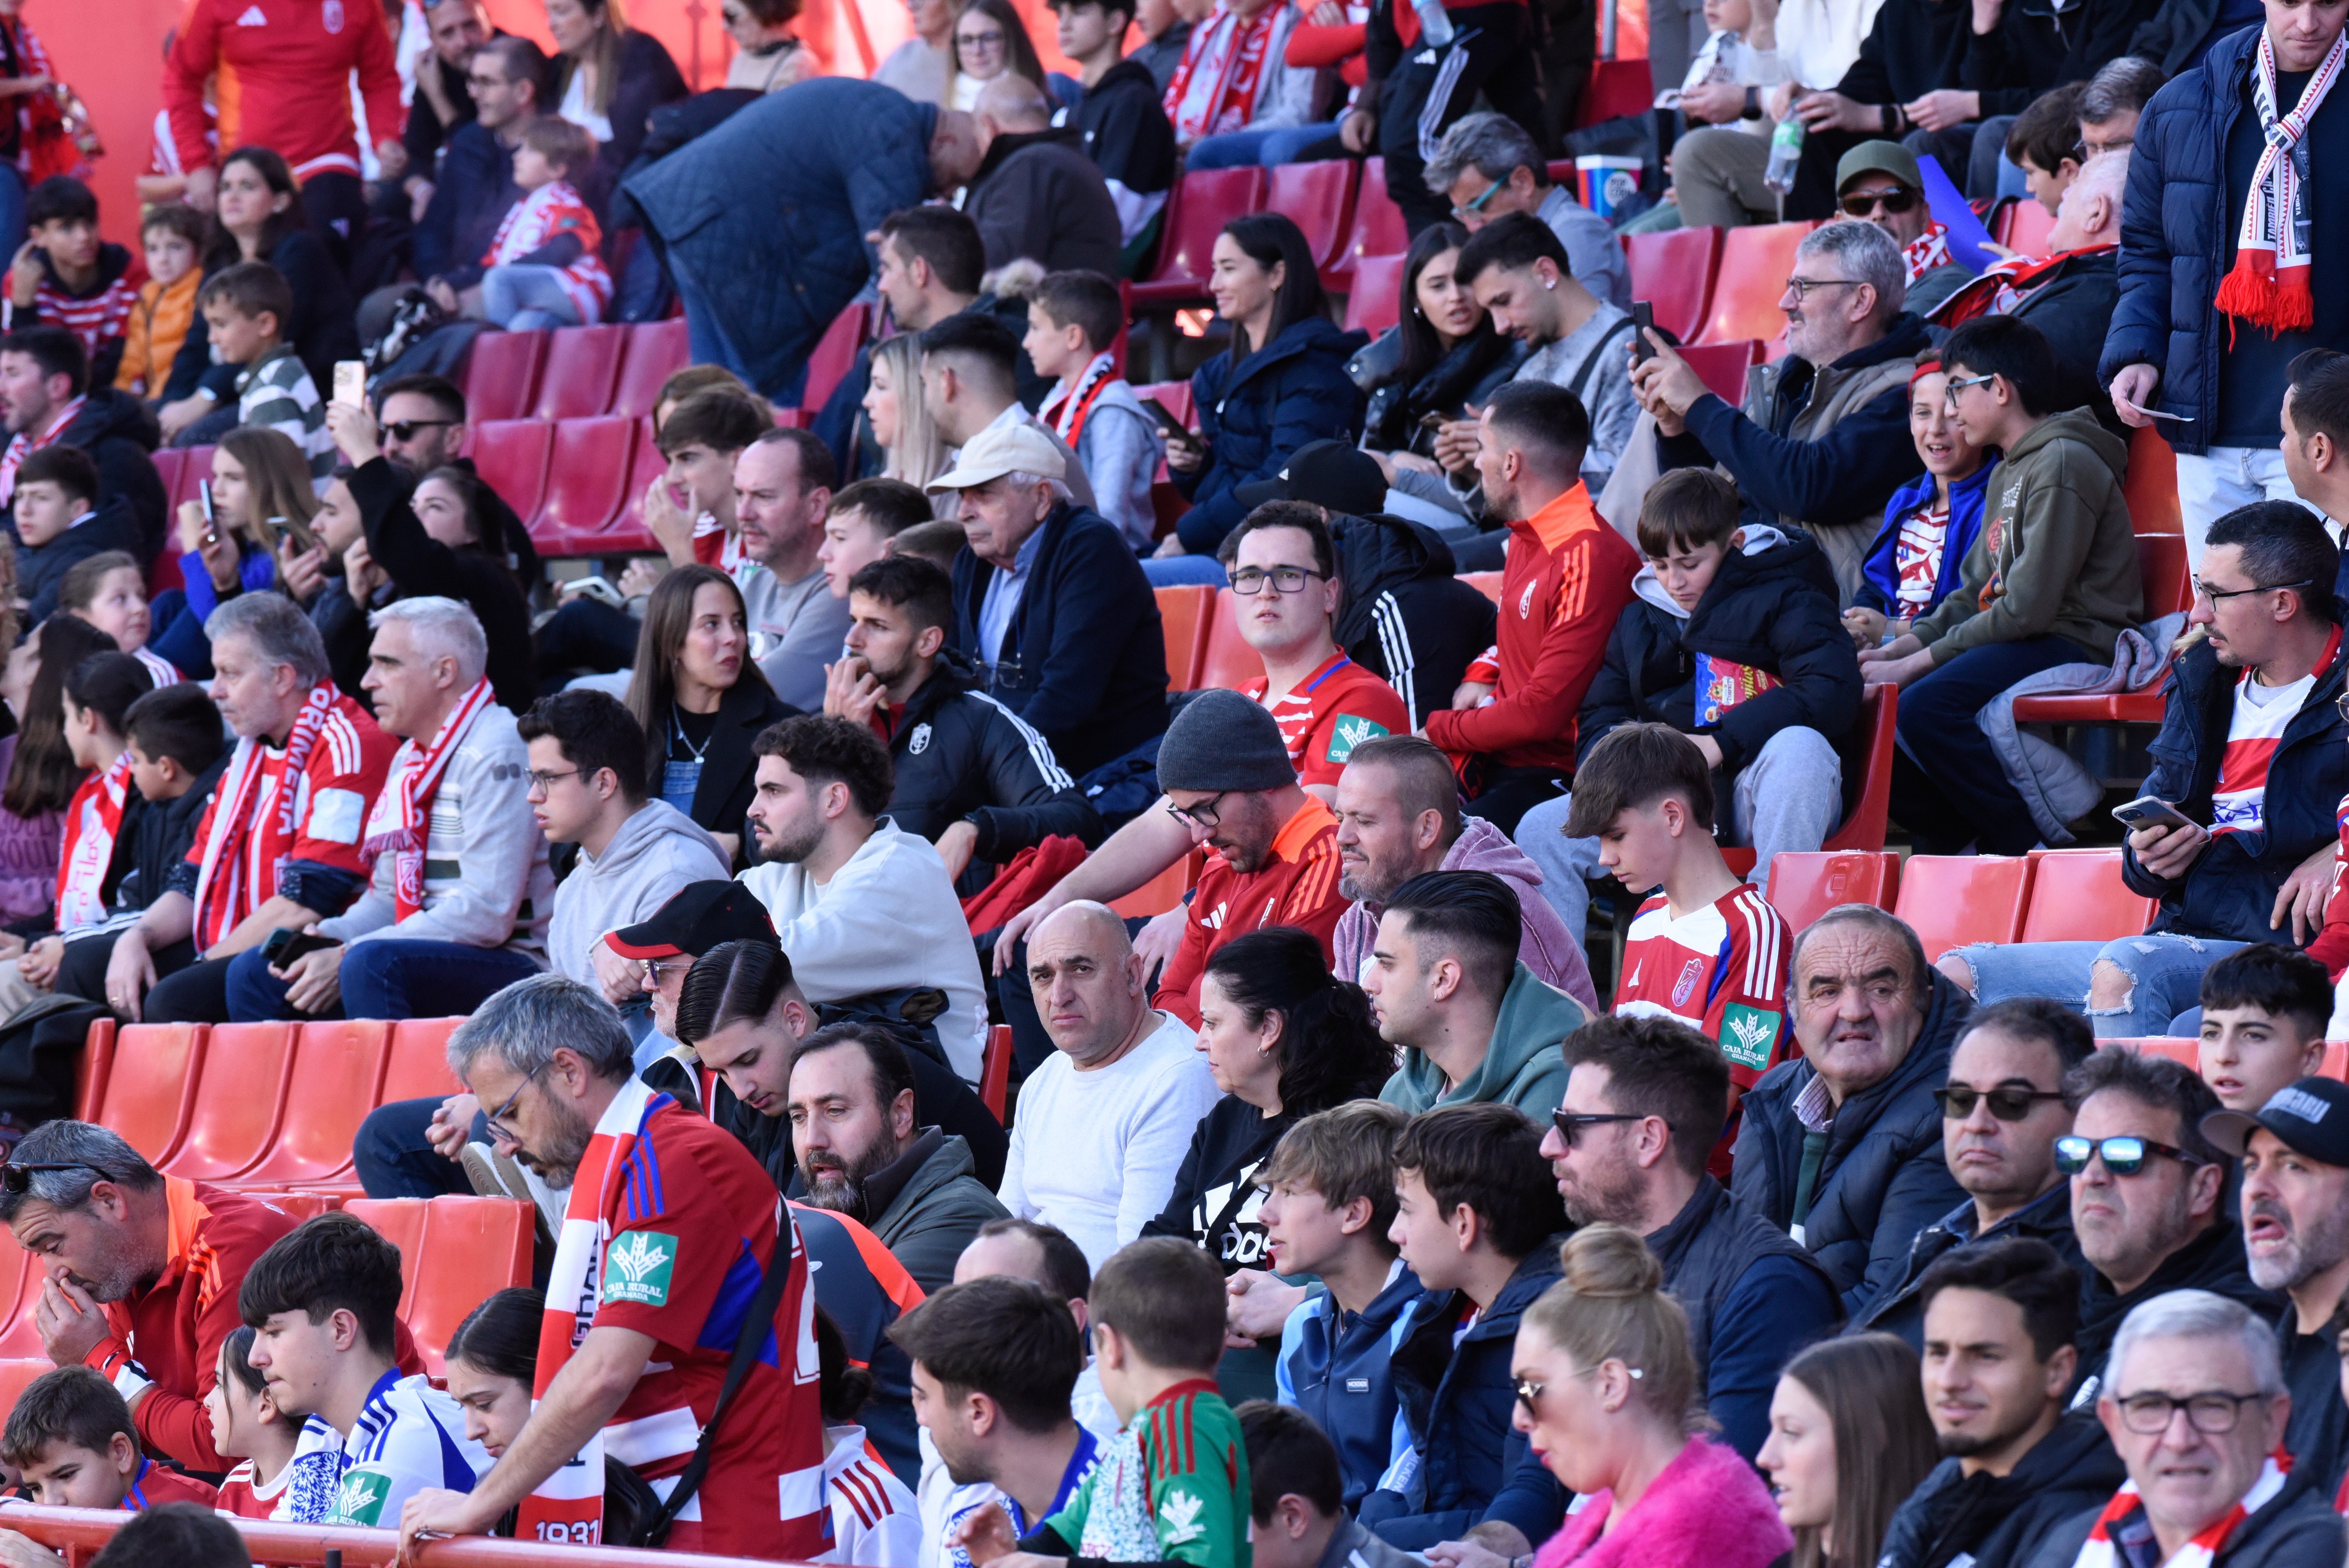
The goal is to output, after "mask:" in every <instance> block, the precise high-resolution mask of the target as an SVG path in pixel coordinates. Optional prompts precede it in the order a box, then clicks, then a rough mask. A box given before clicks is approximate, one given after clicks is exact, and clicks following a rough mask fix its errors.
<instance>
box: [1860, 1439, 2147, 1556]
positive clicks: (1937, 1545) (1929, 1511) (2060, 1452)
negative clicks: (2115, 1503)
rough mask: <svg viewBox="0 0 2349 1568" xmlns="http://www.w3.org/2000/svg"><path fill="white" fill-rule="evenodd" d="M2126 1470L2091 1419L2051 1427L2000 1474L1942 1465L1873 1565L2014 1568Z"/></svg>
mask: <svg viewBox="0 0 2349 1568" xmlns="http://www.w3.org/2000/svg"><path fill="white" fill-rule="evenodd" d="M2127 1479H2128V1471H2127V1470H2125V1469H2123V1468H2122V1466H2121V1457H2120V1455H2118V1454H2116V1453H2115V1452H2114V1451H2113V1443H2112V1439H2110V1438H2108V1437H2106V1435H2105V1429H2104V1428H2103V1427H2101V1426H2099V1425H2097V1423H2096V1419H2095V1417H2093V1416H2085V1415H2081V1416H2071V1417H2068V1418H2064V1420H2061V1421H2058V1422H2056V1423H2055V1427H2054V1430H2052V1431H2050V1432H2049V1433H2048V1434H2047V1435H2046V1436H2045V1437H2044V1438H2042V1439H2039V1440H2038V1441H2037V1442H2036V1443H2033V1445H2032V1447H2031V1451H2030V1452H2029V1453H2027V1454H2024V1455H2023V1458H2022V1460H2020V1461H2019V1462H2018V1463H2017V1464H2016V1465H2015V1467H2014V1469H2013V1470H2012V1471H2010V1472H2008V1473H2007V1474H2005V1475H2002V1476H2001V1475H1992V1474H1991V1473H1990V1472H1989V1471H1988V1470H1978V1471H1976V1472H1975V1473H1974V1474H1972V1475H1967V1474H1965V1473H1964V1461H1963V1460H1954V1459H1950V1460H1942V1461H1941V1462H1940V1464H1938V1465H1935V1466H1934V1467H1933V1468H1932V1470H1930V1472H1928V1473H1927V1475H1926V1477H1925V1479H1924V1480H1922V1481H1920V1482H1919V1483H1918V1486H1917V1490H1916V1491H1912V1492H1910V1493H1909V1501H1906V1502H1904V1503H1902V1504H1901V1505H1900V1507H1899V1510H1898V1511H1896V1512H1895V1513H1894V1514H1893V1515H1892V1522H1891V1524H1890V1525H1889V1526H1888V1527H1887V1528H1886V1530H1885V1532H1884V1551H1883V1553H1882V1555H1880V1556H1879V1557H1878V1559H1877V1560H1876V1568H1946V1565H1947V1564H1949V1563H1951V1562H1953V1561H1956V1560H1958V1559H1959V1558H1960V1557H1961V1554H1964V1555H1965V1560H1966V1561H1968V1562H1969V1563H1971V1564H1972V1568H2013V1565H2014V1564H2016V1563H2021V1562H2023V1560H2024V1559H2026V1558H2028V1557H2030V1556H2031V1555H2033V1553H2035V1552H2036V1551H2037V1550H2038V1548H2039V1544H2040V1542H2043V1541H2044V1540H2045V1539H2046V1538H2047V1536H2048V1534H2049V1532H2052V1531H2053V1530H2054V1528H2055V1527H2056V1526H2057V1525H2059V1524H2062V1523H2063V1522H2064V1521H2066V1520H2068V1519H2070V1518H2071V1517H2072V1516H2073V1515H2074V1514H2075V1513H2078V1512H2079V1511H2081V1510H2082V1509H2084V1508H2085V1509H2095V1508H2102V1507H2103V1506H2104V1505H2105V1504H2106V1503H2107V1502H2109V1501H2112V1495H2113V1493H2114V1492H2115V1491H2118V1490H2119V1488H2120V1484H2121V1482H2123V1481H2125V1480H2127Z"/></svg>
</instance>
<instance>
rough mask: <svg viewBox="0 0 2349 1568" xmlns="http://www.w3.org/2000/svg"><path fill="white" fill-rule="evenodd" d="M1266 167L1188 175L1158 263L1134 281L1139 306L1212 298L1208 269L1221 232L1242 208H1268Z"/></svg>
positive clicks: (1171, 205) (1173, 202)
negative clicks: (1140, 279) (1150, 270)
mask: <svg viewBox="0 0 2349 1568" xmlns="http://www.w3.org/2000/svg"><path fill="white" fill-rule="evenodd" d="M1264 188H1265V171H1264V170H1262V169H1260V168H1255V169H1202V170H1195V171H1194V172H1192V173H1189V174H1185V176H1183V179H1182V182H1181V183H1180V184H1179V185H1178V186H1176V188H1175V191H1174V196H1173V197H1172V198H1171V199H1170V200H1169V201H1167V204H1166V227H1165V230H1164V238H1163V239H1162V240H1160V241H1159V243H1158V265H1157V266H1156V268H1155V269H1154V270H1153V271H1152V273H1151V274H1150V276H1149V277H1147V278H1145V279H1143V281H1142V282H1140V283H1138V284H1134V285H1133V304H1134V308H1135V309H1137V310H1148V309H1150V308H1151V307H1152V306H1154V305H1170V304H1189V303H1190V302H1192V301H1194V300H1203V299H1205V298H1206V297H1207V270H1208V263H1209V258H1210V253H1212V252H1213V251H1214V250H1215V248H1216V235H1217V234H1219V233H1221V232H1223V228H1224V225H1225V224H1226V223H1227V222H1230V221H1231V220H1232V219H1234V218H1237V217H1239V216H1240V215H1241V214H1242V213H1246V212H1257V211H1263V210H1264Z"/></svg>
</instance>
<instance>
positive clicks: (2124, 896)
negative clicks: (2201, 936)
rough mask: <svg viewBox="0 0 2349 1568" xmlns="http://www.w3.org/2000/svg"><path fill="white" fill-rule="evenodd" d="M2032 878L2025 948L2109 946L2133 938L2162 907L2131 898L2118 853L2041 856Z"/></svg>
mask: <svg viewBox="0 0 2349 1568" xmlns="http://www.w3.org/2000/svg"><path fill="white" fill-rule="evenodd" d="M2031 858H2032V859H2033V860H2034V861H2038V862H2039V864H2038V868H2037V869H2036V870H2035V871H2034V872H2033V873H2032V878H2031V909H2030V913H2029V914H2027V915H2026V916H2025V917H2024V919H2023V936H2022V940H2023V941H2024V942H2110V941H2112V940H2114V939H2115V938H2116V937H2122V936H2136V935H2138V934H2141V933H2142V932H2143V931H2144V930H2145V928H2146V926H2147V924H2149V923H2151V922H2152V920H2153V912H2154V909H2155V907H2156V905H2157V904H2158V903H2159V902H2160V901H2159V900H2158V899H2150V898H2146V897H2144V896H2143V895H2141V894H2138V893H2134V892H2129V890H2128V886H2127V883H2125V882H2122V881H2121V852H2120V851H2118V850H2043V851H2036V852H2034V853H2033V855H2032V857H2031Z"/></svg>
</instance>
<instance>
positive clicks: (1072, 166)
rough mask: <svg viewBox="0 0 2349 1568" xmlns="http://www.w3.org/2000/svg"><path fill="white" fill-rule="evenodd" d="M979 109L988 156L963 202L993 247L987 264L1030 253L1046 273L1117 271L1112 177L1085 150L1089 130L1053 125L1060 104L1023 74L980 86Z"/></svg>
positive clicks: (1003, 263)
mask: <svg viewBox="0 0 2349 1568" xmlns="http://www.w3.org/2000/svg"><path fill="white" fill-rule="evenodd" d="M975 107H976V110H977V113H976V118H977V119H978V140H979V145H980V147H982V148H983V149H984V150H985V152H984V158H985V161H984V162H982V163H981V164H980V165H979V166H978V177H977V178H976V179H974V180H973V181H971V183H970V196H969V198H968V201H966V202H965V203H964V205H965V207H966V209H967V210H968V211H969V213H970V221H971V222H974V223H976V224H978V234H979V238H980V239H981V240H982V241H983V242H985V243H986V245H987V264H988V266H989V267H1001V266H1008V265H1009V264H1010V263H1013V262H1016V261H1019V259H1020V258H1021V257H1023V256H1024V257H1026V258H1028V259H1029V260H1030V261H1033V262H1036V263H1040V264H1041V265H1042V267H1043V269H1044V270H1045V271H1046V272H1048V273H1057V272H1061V271H1064V270H1066V269H1069V268H1072V267H1081V268H1084V269H1087V270H1089V271H1092V272H1096V273H1102V274H1103V275H1105V276H1112V277H1113V276H1115V275H1116V273H1117V270H1118V266H1117V253H1118V251H1119V249H1120V248H1121V247H1122V246H1123V244H1124V243H1125V241H1124V237H1123V234H1122V233H1121V232H1120V231H1119V227H1118V216H1117V203H1116V202H1115V201H1112V200H1111V198H1110V193H1109V181H1107V180H1106V179H1104V178H1102V170H1101V166H1100V165H1099V164H1097V163H1095V162H1094V161H1093V160H1092V157H1091V156H1089V155H1088V154H1087V153H1086V151H1085V133H1084V132H1083V131H1081V130H1079V129H1077V128H1076V127H1074V126H1068V127H1065V128H1062V129H1054V127H1053V125H1052V111H1053V109H1054V108H1056V107H1057V106H1056V105H1054V104H1052V103H1051V102H1050V101H1049V100H1048V99H1047V98H1045V97H1044V89H1043V88H1040V87H1038V86H1037V85H1036V84H1035V83H1034V82H1031V81H1030V80H1029V79H1028V78H1027V77H1023V76H1021V75H1020V74H1019V72H1018V71H1005V72H1004V73H1003V74H1002V75H1001V76H999V77H996V78H995V79H994V80H993V81H991V82H988V84H987V85H986V86H985V87H983V88H980V89H979V91H978V104H977V105H976V106H975Z"/></svg>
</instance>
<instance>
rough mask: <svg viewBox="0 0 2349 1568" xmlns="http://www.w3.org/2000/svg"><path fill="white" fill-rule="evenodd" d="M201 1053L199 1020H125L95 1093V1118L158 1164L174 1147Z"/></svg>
mask: <svg viewBox="0 0 2349 1568" xmlns="http://www.w3.org/2000/svg"><path fill="white" fill-rule="evenodd" d="M203 1057H204V1026H202V1024H129V1025H125V1026H123V1027H122V1028H121V1029H120V1030H119V1032H118V1033H117V1034H116V1036H115V1039H114V1060H115V1070H114V1071H112V1072H109V1074H107V1077H106V1088H105V1089H104V1091H103V1092H102V1093H101V1094H100V1095H99V1097H98V1123H99V1124H100V1125H101V1126H104V1127H107V1128H110V1129H111V1130H114V1131H115V1132H116V1133H119V1135H120V1136H121V1138H122V1140H123V1141H124V1142H125V1143H128V1144H129V1145H130V1147H131V1148H133V1149H136V1150H139V1152H140V1154H141V1155H143V1156H145V1158H146V1161H147V1163H149V1164H150V1165H154V1166H159V1167H160V1165H162V1163H163V1162H164V1161H166V1160H168V1159H169V1158H170V1157H171V1153H172V1151H173V1150H177V1149H178V1148H179V1147H180V1137H181V1130H183V1129H184V1128H185V1127H186V1126H187V1124H188V1115H189V1111H190V1109H191V1102H192V1101H193V1099H194V1098H195V1078H196V1069H197V1068H198V1067H199V1066H201V1065H202V1061H203Z"/></svg>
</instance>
